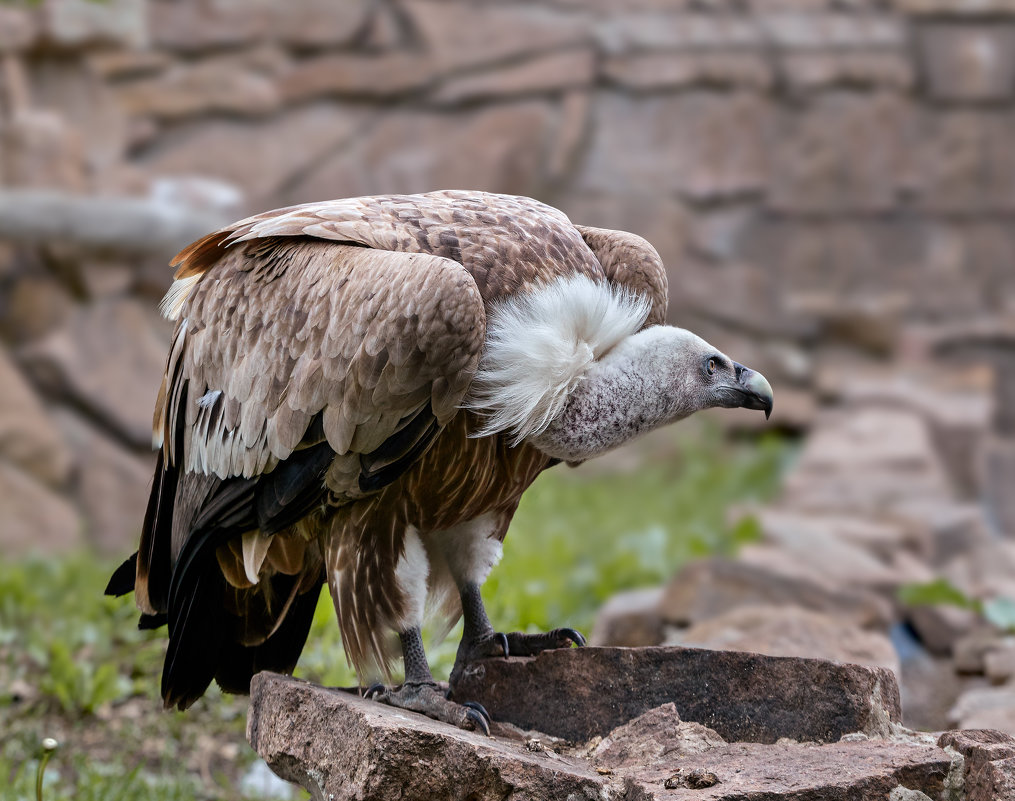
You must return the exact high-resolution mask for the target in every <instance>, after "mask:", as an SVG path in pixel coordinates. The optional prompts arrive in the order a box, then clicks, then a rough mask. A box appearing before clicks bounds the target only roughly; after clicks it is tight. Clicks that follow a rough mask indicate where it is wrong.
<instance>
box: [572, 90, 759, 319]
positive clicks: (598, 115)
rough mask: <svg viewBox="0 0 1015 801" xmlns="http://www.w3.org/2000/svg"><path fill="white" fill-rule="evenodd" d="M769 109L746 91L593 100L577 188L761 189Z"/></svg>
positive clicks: (726, 193)
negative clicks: (764, 132) (586, 144)
mask: <svg viewBox="0 0 1015 801" xmlns="http://www.w3.org/2000/svg"><path fill="white" fill-rule="evenodd" d="M768 111H769V109H768V106H767V104H766V103H765V102H764V101H763V100H761V99H760V98H759V96H758V95H756V94H755V93H752V92H746V91H741V92H734V93H732V94H731V95H729V96H720V95H713V94H710V93H704V92H688V93H678V94H673V95H670V94H651V95H647V96H632V95H625V94H621V93H610V94H606V95H605V96H603V97H600V98H598V99H597V101H596V103H595V107H594V110H593V117H594V123H593V125H592V128H591V130H592V134H591V136H590V139H589V144H588V148H587V150H586V152H585V154H584V158H583V160H582V163H581V165H580V166H579V168H578V170H577V172H578V179H577V183H576V186H575V189H577V190H578V191H585V192H605V193H607V194H609V193H617V192H620V193H651V194H654V195H661V194H666V193H671V192H674V191H677V192H680V193H682V194H683V195H685V196H687V197H689V198H691V199H693V200H700V201H703V200H709V199H722V198H728V197H732V196H736V195H741V194H743V193H745V192H751V191H757V190H759V189H760V188H761V187H762V186H763V185H764V184H765V182H766V180H767V172H768V166H769V165H768V158H767V156H766V153H765V147H764V145H763V142H764V141H765V137H764V134H763V131H764V127H765V124H766V122H767V119H768ZM738 308H739V307H738Z"/></svg>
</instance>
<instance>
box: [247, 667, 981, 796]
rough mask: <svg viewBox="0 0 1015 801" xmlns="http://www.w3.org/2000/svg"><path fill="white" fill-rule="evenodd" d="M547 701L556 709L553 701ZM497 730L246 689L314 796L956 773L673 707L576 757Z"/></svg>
mask: <svg viewBox="0 0 1015 801" xmlns="http://www.w3.org/2000/svg"><path fill="white" fill-rule="evenodd" d="M545 697H546V698H547V699H548V702H549V703H550V704H551V705H555V702H556V698H558V696H553V695H546V696H545ZM558 711H559V710H558ZM493 733H494V736H493V737H491V738H487V737H483V736H482V735H477V734H474V733H472V732H464V731H462V730H460V729H456V728H453V727H451V726H448V725H446V724H443V723H437V722H435V721H433V720H430V719H428V718H424V717H422V716H421V715H418V714H416V713H413V712H404V711H401V710H398V709H393V708H391V707H388V706H384V705H382V704H379V703H377V702H374V701H366V700H363V699H361V698H359V697H357V696H356V695H353V694H350V693H347V692H344V691H341V690H329V689H325V688H322V687H317V686H315V685H311V684H307V683H305V682H301V681H298V680H296V679H291V678H286V677H282V676H278V675H276V674H270V673H261V674H258V675H257V676H255V677H254V680H253V682H252V683H251V707H250V715H249V718H248V722H247V737H248V739H249V740H250V743H251V745H253V747H254V748H255V750H257V752H258V753H259V754H261V756H262V757H264V759H265V760H266V761H267V763H268V765H269V766H270V767H271V768H272V769H273V770H274V771H275V772H276V773H278V774H279V775H280V776H282V777H283V778H287V779H289V780H290V781H296V782H298V783H300V784H302V785H303V786H304V787H306V788H307V789H308V790H309V791H310V793H311V795H312V797H313V798H315V799H317V798H319V799H324V798H348V799H361V801H366V799H370V800H371V801H388V799H391V801H395V799H398V801H423V800H424V799H426V801H430V799H435V798H440V799H449V800H451V801H487V800H488V799H489V800H490V801H493V799H497V801H502V799H504V798H508V797H510V798H512V799H519V801H522V800H523V799H524V800H528V799H532V801H536V799H538V800H539V801H565V799H569V800H570V801H573V800H574V799H579V798H595V799H599V800H600V801H622V800H623V799H626V800H627V801H632V800H633V799H644V800H645V801H648V799H653V798H661V797H663V796H664V794H665V798H672V799H675V800H676V801H691V800H692V799H695V800H697V799H704V801H744V799H751V801H803V799H812V798H813V799H819V798H820V799H822V801H885V799H888V798H889V793H891V796H890V798H891V799H892V801H909V799H911V798H912V799H916V798H927V797H932V798H938V797H939V796H941V794H942V792H943V791H944V790H945V785H946V781H948V780H949V779H950V778H951V776H952V774H953V773H954V772H955V770H956V766H957V765H960V764H961V763H960V762H959V761H958V758H957V757H955V756H953V754H950V753H948V752H946V751H944V750H942V749H941V748H938V747H936V746H934V745H933V744H931V743H929V742H922V741H918V740H916V739H914V740H912V741H909V742H903V741H895V742H888V741H867V740H865V739H864V738H862V737H860V738H852V739H851V741H849V742H837V743H832V744H829V745H817V744H814V743H792V742H788V741H781V742H779V743H777V744H774V745H763V744H758V743H726V742H724V740H723V739H722V738H721V737H720V736H719V735H718V734H717V733H716V732H714V731H711V730H709V729H707V728H705V727H704V726H702V725H700V724H697V723H687V722H683V721H681V720H680V717H679V716H678V715H677V714H676V709H675V708H674V705H673V704H667V705H663V706H660V707H657V708H654V709H651V710H648V711H647V712H645V713H644V714H642V715H641V716H639V717H636V718H633V719H630V720H628V721H625V722H624V724H623V725H621V726H619V727H617V728H615V729H614V730H613V731H611V732H609V733H608V735H607V736H606V737H605V738H604V739H603V740H602V741H601V742H599V743H598V744H585V745H581V746H578V747H573V748H572V747H567V746H566V745H564V744H562V743H560V742H554V740H553V738H552V737H548V736H546V735H543V734H540V733H539V732H526V733H522V732H519V731H518V730H517V729H514V728H513V727H511V726H505V725H503V724H497V723H495V724H494V727H493ZM590 746H591V747H590ZM900 792H901V793H909V795H902V794H900ZM917 793H919V794H920V795H917Z"/></svg>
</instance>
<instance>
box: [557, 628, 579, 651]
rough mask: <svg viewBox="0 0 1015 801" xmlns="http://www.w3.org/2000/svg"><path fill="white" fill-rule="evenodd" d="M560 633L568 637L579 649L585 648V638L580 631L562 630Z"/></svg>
mask: <svg viewBox="0 0 1015 801" xmlns="http://www.w3.org/2000/svg"><path fill="white" fill-rule="evenodd" d="M559 633H560V634H562V635H564V636H565V637H567V638H568V639H569V640H570V641H571V642H573V643H574V644H575V645H576V646H578V647H579V648H584V647H585V637H584V636H582V633H581V632H580V631H576V630H575V629H560V632H559Z"/></svg>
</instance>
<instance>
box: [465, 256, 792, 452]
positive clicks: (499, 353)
mask: <svg viewBox="0 0 1015 801" xmlns="http://www.w3.org/2000/svg"><path fill="white" fill-rule="evenodd" d="M647 314H648V304H647V301H645V300H644V299H642V298H640V297H637V296H632V295H630V294H627V293H626V292H624V291H623V290H620V289H617V288H616V287H612V286H610V285H608V284H602V283H597V282H595V281H592V280H590V279H588V278H584V277H581V276H575V277H571V278H568V279H566V280H564V281H560V282H557V283H554V284H551V285H550V286H547V287H543V288H540V289H537V290H535V291H533V292H530V293H528V294H526V295H524V296H522V297H518V298H513V299H511V300H510V301H508V302H506V303H504V304H503V305H501V306H500V307H497V308H495V309H493V310H492V311H491V313H490V316H489V319H488V328H487V345H486V350H485V352H484V355H483V359H482V362H481V365H480V371H479V373H478V374H477V376H476V380H475V382H474V387H473V391H472V395H471V398H470V401H469V406H470V408H472V409H473V410H474V411H476V412H478V413H479V414H480V415H481V416H482V417H483V418H484V419H485V425H484V427H483V428H482V429H481V430H480V431H478V432H477V435H478V436H483V435H488V434H493V433H498V432H508V433H510V434H511V435H513V437H514V441H515V443H520V442H522V441H528V442H530V443H532V444H533V445H535V446H536V447H537V448H539V449H540V450H542V451H543V452H544V453H546V454H547V455H548V456H552V457H554V458H557V459H563V460H565V461H568V462H581V461H584V460H586V459H590V458H592V457H594V456H598V455H599V454H601V453H605V452H606V451H608V450H610V449H612V448H615V447H617V446H618V445H621V444H623V443H624V442H627V441H628V440H630V439H633V438H634V437H636V436H638V435H639V434H643V433H645V432H646V431H651V430H652V429H654V428H658V427H660V426H663V425H666V424H668V423H673V422H676V421H678V420H682V419H684V418H685V417H688V416H690V415H692V414H694V413H695V412H697V411H701V410H702V409H710V408H715V407H721V408H727V409H730V408H738V407H742V408H746V409H758V410H760V411H764V412H765V416H766V417H768V415H769V414H771V411H772V402H773V395H772V387H771V385H770V384H769V383H768V381H767V380H766V379H765V377H764V376H763V375H762V374H761V373H758V372H756V371H754V370H751V369H750V368H748V367H744V365H742V364H739V363H737V362H735V361H733V359H731V358H730V357H729V356H727V355H726V354H724V353H722V352H721V351H719V350H718V349H716V348H715V347H713V346H712V345H710V344H709V343H708V342H706V341H705V340H704V339H702V338H701V337H699V336H697V335H695V334H693V333H691V332H690V331H687V330H685V329H683V328H675V327H673V326H667V325H658V326H650V327H648V328H643V327H642V325H643V324H644V321H645V318H646V316H647Z"/></svg>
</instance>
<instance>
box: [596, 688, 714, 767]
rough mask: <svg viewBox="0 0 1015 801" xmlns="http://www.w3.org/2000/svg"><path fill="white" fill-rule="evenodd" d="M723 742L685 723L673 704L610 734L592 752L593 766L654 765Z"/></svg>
mask: <svg viewBox="0 0 1015 801" xmlns="http://www.w3.org/2000/svg"><path fill="white" fill-rule="evenodd" d="M724 745H726V741H725V740H724V739H723V738H722V737H720V736H719V735H718V733H716V732H714V731H712V730H711V729H709V728H706V727H705V726H702V725H701V724H700V723H686V722H684V721H682V720H681V719H680V715H679V714H677V707H676V705H675V704H672V703H669V704H663V705H662V706H657V707H656V708H655V709H650V710H649V711H648V712H646V713H644V714H643V715H639V716H638V717H636V718H635V719H634V720H632V721H630V722H629V723H624V724H623V725H621V726H618V727H617V728H615V729H614V730H613V731H611V732H610V733H609V734H608V735H606V737H604V738H603V739H602V740H600V741H599V744H598V745H597V746H596V747H595V748H594V749H593V750H592V753H591V754H590V756H591V757H592V759H593V760H594V761H595V762H596V764H597V765H602V766H605V767H608V768H622V767H636V766H647V765H654V764H658V763H660V762H664V761H666V760H667V757H668V756H670V755H671V754H673V753H678V754H680V755H681V756H685V755H692V754H703V753H705V752H706V751H711V750H713V749H715V748H719V747H720V746H724Z"/></svg>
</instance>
